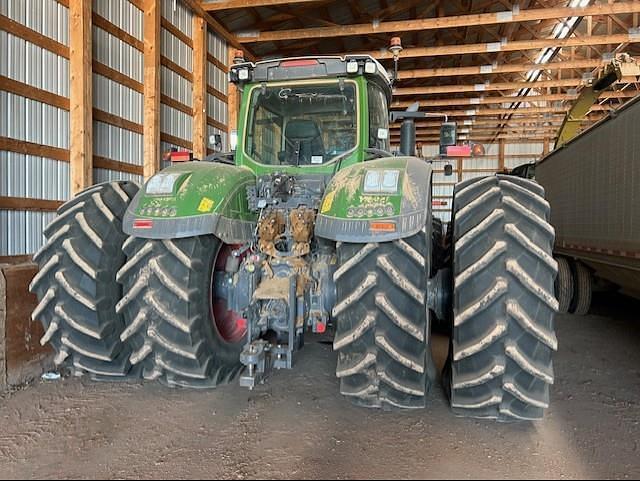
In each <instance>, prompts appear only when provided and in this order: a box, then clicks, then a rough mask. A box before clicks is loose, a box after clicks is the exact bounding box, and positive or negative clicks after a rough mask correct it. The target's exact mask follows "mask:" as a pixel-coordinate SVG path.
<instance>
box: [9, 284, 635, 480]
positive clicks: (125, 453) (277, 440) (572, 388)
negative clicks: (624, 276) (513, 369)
mask: <svg viewBox="0 0 640 481" xmlns="http://www.w3.org/2000/svg"><path fill="white" fill-rule="evenodd" d="M638 313H640V303H637V302H634V301H630V300H627V299H625V298H622V297H617V296H606V297H601V298H599V299H598V302H597V305H596V306H595V308H594V314H593V315H591V316H589V317H587V318H577V317H571V316H567V317H561V318H559V319H558V331H559V337H560V341H561V350H560V352H559V354H558V356H557V360H556V373H557V384H556V387H555V390H554V393H553V407H552V409H551V410H550V411H549V413H548V416H547V418H546V420H545V421H543V422H540V423H537V424H514V425H498V424H494V423H492V422H484V421H482V422H481V421H474V420H465V419H457V418H455V417H453V416H452V414H451V413H450V412H449V410H448V408H447V405H446V401H445V398H444V394H443V392H442V389H441V388H440V387H437V388H436V389H435V390H434V392H433V394H432V395H431V407H430V409H428V410H426V411H422V412H409V413H382V412H374V411H367V410H362V409H358V408H356V407H353V406H351V405H350V404H349V403H348V402H347V401H345V400H343V399H341V398H340V396H339V395H338V394H337V392H338V386H337V381H336V379H335V378H334V375H333V369H334V365H335V357H334V355H333V353H332V352H331V348H330V346H329V345H327V344H326V343H322V342H320V341H319V340H311V341H310V342H309V343H308V345H307V347H306V348H305V351H304V352H303V353H302V354H301V355H300V356H299V358H298V364H297V367H296V369H295V370H294V371H292V372H280V373H277V374H276V375H275V376H274V377H273V378H272V379H271V381H270V382H269V384H268V386H266V387H264V388H262V389H260V390H259V391H256V392H253V393H249V392H247V391H244V390H242V389H241V388H239V387H237V386H235V385H234V386H229V387H226V388H221V389H219V390H218V391H215V392H189V391H172V390H168V389H165V388H163V387H161V386H159V385H155V384H147V385H142V386H141V385H120V384H94V383H91V382H89V381H84V380H77V379H69V380H65V381H61V382H57V383H46V384H37V385H33V386H29V387H26V388H24V389H22V390H20V391H17V392H14V393H11V394H8V395H5V396H2V397H0V478H13V479H25V478H26V479H30V478H36V479H44V478H99V479H110V478H117V479H122V478H146V479H148V478H167V479H183V478H227V479H247V478H294V479H300V478H319V479H352V478H379V479H388V478H451V479H468V478H487V479H496V478H498V479H500V478H523V479H530V478H550V479H558V478H594V479H601V478H620V479H624V478H632V479H637V478H638V477H639V476H640V449H639V443H640V321H639V319H638V317H639V314H638ZM446 345H447V340H446V339H445V338H443V337H438V338H437V339H436V350H437V358H438V360H439V362H441V363H442V362H444V357H445V354H446V353H445V351H446Z"/></svg>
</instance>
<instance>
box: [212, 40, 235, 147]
mask: <svg viewBox="0 0 640 481" xmlns="http://www.w3.org/2000/svg"><path fill="white" fill-rule="evenodd" d="M207 40H208V50H209V61H208V62H207V66H208V72H207V81H208V83H209V87H210V88H212V89H214V90H217V91H218V92H219V93H221V94H223V95H225V96H226V95H228V94H229V80H228V77H229V74H228V71H227V69H226V68H225V69H224V70H223V69H222V68H221V67H222V66H226V65H227V64H228V46H227V42H226V41H225V40H224V39H223V38H221V37H219V36H218V35H216V34H214V33H213V32H211V31H209V33H208V38H207ZM211 59H214V60H216V62H215V63H213V62H212V61H211ZM207 113H208V116H209V136H212V135H220V136H221V137H222V150H223V151H225V152H226V151H228V150H230V146H229V142H228V139H227V132H226V131H223V130H221V129H220V128H218V127H219V126H216V125H211V123H212V122H211V121H213V123H218V124H222V125H227V123H228V121H229V108H228V103H227V102H224V101H222V100H220V99H219V98H218V97H216V96H215V95H212V94H211V93H209V94H208V95H207Z"/></svg>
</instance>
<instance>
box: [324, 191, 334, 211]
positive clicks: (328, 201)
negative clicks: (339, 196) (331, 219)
mask: <svg viewBox="0 0 640 481" xmlns="http://www.w3.org/2000/svg"><path fill="white" fill-rule="evenodd" d="M335 198H336V193H335V191H334V192H330V193H329V194H327V196H326V197H325V198H324V202H323V203H322V213H323V214H325V213H326V212H329V211H330V210H331V207H333V201H334V199H335Z"/></svg>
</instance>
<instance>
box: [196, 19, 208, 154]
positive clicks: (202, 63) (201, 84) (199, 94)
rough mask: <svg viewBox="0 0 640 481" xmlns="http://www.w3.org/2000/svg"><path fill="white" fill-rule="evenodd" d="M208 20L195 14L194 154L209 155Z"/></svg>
mask: <svg viewBox="0 0 640 481" xmlns="http://www.w3.org/2000/svg"><path fill="white" fill-rule="evenodd" d="M207 44H208V42H207V22H205V20H204V19H203V18H201V17H199V16H197V15H194V16H193V156H194V157H195V158H196V159H200V160H203V159H205V158H206V157H207V145H208V144H209V142H208V140H207V139H208V135H207V130H208V129H207V70H208V65H207V63H208V60H207V51H208V47H207Z"/></svg>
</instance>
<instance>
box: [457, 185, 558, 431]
mask: <svg viewBox="0 0 640 481" xmlns="http://www.w3.org/2000/svg"><path fill="white" fill-rule="evenodd" d="M454 212H455V218H454V230H455V232H454V240H455V245H454V262H453V269H454V279H455V280H454V306H453V308H454V321H453V338H452V341H451V344H450V354H449V359H448V362H447V365H446V368H445V373H444V382H445V387H446V391H447V394H448V396H449V399H450V402H451V406H452V409H453V411H454V413H455V414H456V415H458V416H468V417H475V418H488V419H497V420H499V421H502V422H508V421H515V420H537V419H540V418H541V417H542V416H543V413H544V409H545V408H547V407H548V404H549V388H550V385H551V384H553V381H554V374H553V366H552V354H553V352H554V351H555V350H557V347H558V342H557V338H556V335H555V331H554V315H555V313H556V312H557V310H558V301H557V300H556V298H555V295H554V281H555V278H556V275H557V271H558V266H557V263H556V261H555V260H554V259H553V257H552V249H553V245H554V238H555V232H554V230H553V228H552V227H551V225H550V224H549V217H550V208H549V204H548V203H547V202H546V200H545V199H544V190H543V189H542V187H540V186H539V185H538V184H536V183H535V182H532V181H529V180H525V179H519V178H513V177H509V176H502V175H497V176H493V177H487V178H482V179H475V180H473V181H471V182H467V183H464V184H461V185H459V186H458V188H457V189H456V192H455V200H454Z"/></svg>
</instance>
